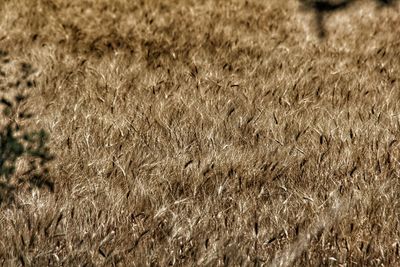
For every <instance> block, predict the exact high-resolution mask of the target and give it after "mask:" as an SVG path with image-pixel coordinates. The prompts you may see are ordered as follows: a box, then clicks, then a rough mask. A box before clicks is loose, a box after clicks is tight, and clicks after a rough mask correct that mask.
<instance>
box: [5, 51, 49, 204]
mask: <svg viewBox="0 0 400 267" xmlns="http://www.w3.org/2000/svg"><path fill="white" fill-rule="evenodd" d="M0 60H1V64H0V112H1V117H0V204H2V203H11V202H12V201H13V200H14V195H15V192H17V191H18V190H21V189H22V188H25V189H26V188H28V189H32V188H42V187H47V188H48V189H50V190H51V191H53V190H54V184H53V182H51V180H50V179H49V171H48V168H47V165H48V163H49V161H51V160H52V159H53V156H52V155H51V154H50V151H49V148H48V147H47V141H48V134H47V133H46V131H44V130H43V129H41V130H33V129H31V128H32V125H31V124H30V119H32V117H33V114H31V113H30V112H29V111H28V110H27V109H26V102H27V100H28V98H29V91H30V90H32V89H33V88H34V87H35V81H34V80H32V74H33V73H34V70H33V68H32V66H31V65H30V64H27V63H15V62H11V61H10V60H9V59H8V58H7V53H6V52H4V51H0ZM17 166H18V168H17Z"/></svg>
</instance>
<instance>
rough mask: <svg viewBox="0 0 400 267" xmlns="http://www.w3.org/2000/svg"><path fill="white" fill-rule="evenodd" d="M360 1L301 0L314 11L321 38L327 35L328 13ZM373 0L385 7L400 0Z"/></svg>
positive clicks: (305, 6)
mask: <svg viewBox="0 0 400 267" xmlns="http://www.w3.org/2000/svg"><path fill="white" fill-rule="evenodd" d="M358 1H360V0H299V2H300V3H301V8H302V9H303V10H307V11H311V12H313V13H314V17H315V26H316V30H317V33H318V37H319V38H321V39H322V38H325V37H326V36H327V32H326V29H325V17H326V15H328V14H331V13H335V12H338V11H341V10H344V9H346V8H348V7H349V6H350V5H352V4H354V3H356V2H358ZM373 1H374V2H376V3H377V5H378V7H385V6H393V5H394V4H395V3H396V2H397V1H398V0H373Z"/></svg>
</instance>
